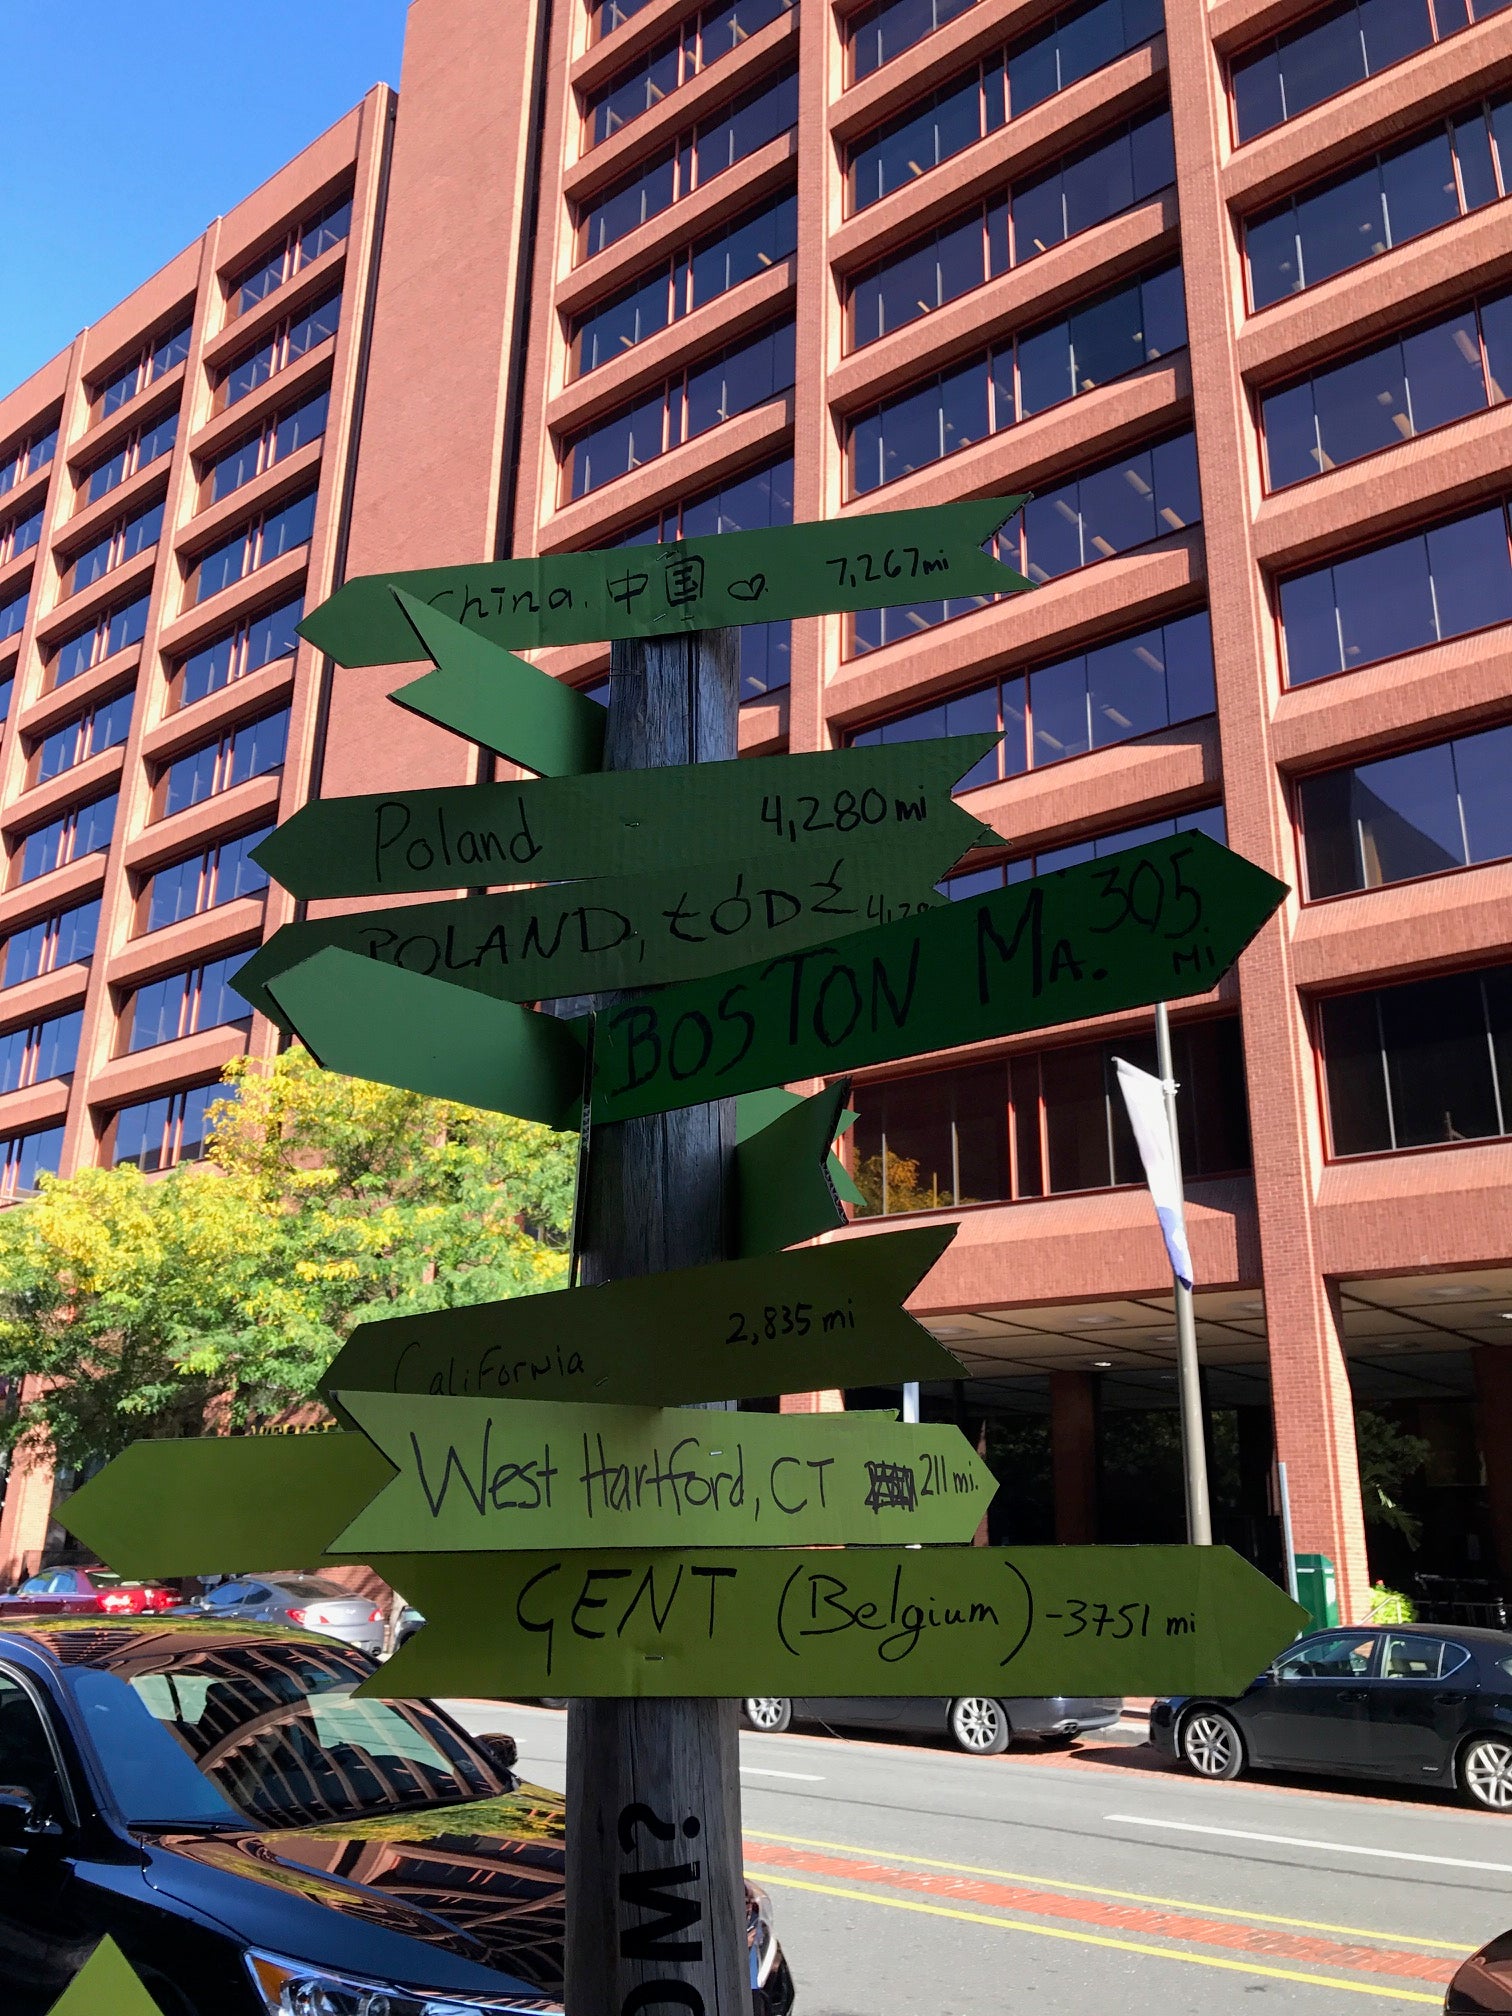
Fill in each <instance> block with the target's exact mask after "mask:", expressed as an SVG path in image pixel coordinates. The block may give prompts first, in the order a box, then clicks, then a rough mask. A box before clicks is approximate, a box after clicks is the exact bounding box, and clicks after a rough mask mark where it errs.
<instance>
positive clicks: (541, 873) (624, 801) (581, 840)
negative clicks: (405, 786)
mask: <svg viewBox="0 0 1512 2016" xmlns="http://www.w3.org/2000/svg"><path fill="white" fill-rule="evenodd" d="M997 739H998V738H997V737H996V736H995V735H949V736H944V737H942V738H941V739H940V740H938V741H928V742H901V743H894V744H892V745H890V746H889V747H886V748H874V749H837V750H831V751H829V752H827V753H825V754H821V755H812V756H760V757H754V758H752V759H751V760H749V761H747V762H742V763H690V764H682V765H677V766H673V767H670V768H667V769H663V770H618V771H609V772H606V773H604V774H602V775H599V776H588V777H542V778H537V779H534V780H531V781H529V782H526V783H523V784H469V785H459V786H456V787H455V788H452V789H438V790H427V791H394V792H390V793H388V794H387V795H385V796H375V797H358V798H320V799H316V800H315V801H314V802H313V803H311V804H309V805H305V806H303V807H302V808H301V809H300V810H299V811H298V812H296V813H295V814H294V816H293V818H291V819H286V820H285V821H284V823H283V824H282V825H281V826H279V827H278V828H277V829H276V830H275V831H274V832H272V833H270V834H269V835H268V837H267V839H266V840H264V841H263V843H262V845H261V846H260V847H259V848H258V849H257V850H256V856H255V858H256V859H257V861H258V862H259V863H260V864H261V865H262V866H263V867H264V868H265V869H266V870H267V871H268V873H269V874H270V875H271V876H272V877H273V879H274V881H275V882H281V883H282V884H283V886H284V888H285V889H287V890H289V891H290V892H291V893H292V894H293V895H295V896H304V897H323V896H397V895H407V894H409V893H410V892H411V891H414V890H420V889H459V888H464V887H468V886H470V885H478V884H485V883H487V884H494V885H499V884H503V883H522V882H567V881H574V880H576V879H578V878H579V877H583V876H595V875H605V874H609V875H630V874H639V873H642V872H658V871H659V872H661V873H665V872H666V869H667V863H668V862H669V861H677V860H690V861H691V860H695V859H696V860H700V861H720V862H728V861H733V862H738V863H739V864H741V865H742V866H743V867H746V868H747V869H749V870H750V871H751V872H753V873H755V872H759V871H760V870H762V869H764V868H766V867H768V866H774V865H775V864H776V863H777V862H779V861H782V860H785V859H787V858H788V857H790V856H792V855H794V854H796V853H797V852H798V851H799V850H800V849H801V850H803V851H805V852H811V851H812V850H814V849H816V848H820V847H830V846H835V847H841V846H845V847H854V846H861V845H865V844H868V843H870V842H871V841H874V840H881V839H884V838H895V837H897V836H899V835H903V836H907V837H909V838H912V837H914V836H915V835H916V834H917V833H918V832H920V831H922V830H923V829H925V828H927V829H928V831H929V834H930V836H931V858H938V859H942V860H950V861H954V860H957V859H959V857H960V856H961V855H962V854H964V853H965V852H966V851H967V849H968V848H970V847H973V846H976V845H978V844H987V845H991V844H992V843H993V842H998V844H1001V842H1000V840H999V836H998V835H997V834H995V833H993V832H991V830H990V829H989V828H987V827H984V826H983V825H982V823H981V821H980V820H978V819H974V818H973V817H972V816H971V814H970V813H969V812H965V811H963V810H962V809H961V807H960V806H958V805H956V804H954V803H952V801H951V796H950V787H951V785H952V784H954V783H955V781H956V779H957V778H958V777H960V776H961V775H962V774H963V773H964V772H965V771H966V770H968V769H969V768H970V767H971V765H972V764H973V763H975V762H976V761H977V759H978V758H979V757H980V756H983V755H985V754H986V752H987V751H988V750H989V749H991V748H992V747H993V745H994V744H995V743H996V741H997ZM936 848H938V852H937V853H936V851H935V850H936Z"/></svg>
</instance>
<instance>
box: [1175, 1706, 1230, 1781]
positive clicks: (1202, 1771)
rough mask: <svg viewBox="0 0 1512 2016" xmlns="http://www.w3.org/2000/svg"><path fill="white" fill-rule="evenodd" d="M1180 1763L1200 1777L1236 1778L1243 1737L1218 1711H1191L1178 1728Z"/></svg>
mask: <svg viewBox="0 0 1512 2016" xmlns="http://www.w3.org/2000/svg"><path fill="white" fill-rule="evenodd" d="M1181 1760H1182V1762H1183V1763H1184V1764H1185V1765H1186V1767H1187V1769H1188V1770H1189V1771H1195V1772H1196V1773H1197V1776H1198V1777H1199V1778H1237V1777H1238V1776H1239V1773H1240V1772H1241V1771H1242V1770H1243V1769H1244V1738H1243V1737H1242V1736H1241V1735H1240V1734H1239V1730H1238V1727H1237V1725H1236V1724H1235V1722H1234V1721H1233V1718H1232V1717H1231V1716H1228V1715H1225V1714H1224V1712H1223V1710H1222V1709H1221V1708H1194V1709H1193V1711H1192V1713H1191V1714H1190V1715H1188V1717H1187V1718H1186V1720H1185V1721H1184V1722H1183V1723H1182V1725H1181Z"/></svg>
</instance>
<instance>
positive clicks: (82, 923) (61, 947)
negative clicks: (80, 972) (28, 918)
mask: <svg viewBox="0 0 1512 2016" xmlns="http://www.w3.org/2000/svg"><path fill="white" fill-rule="evenodd" d="M99 929H100V899H99V897H98V896H96V897H93V898H92V899H91V900H90V901H89V902H88V903H76V904H74V906H73V908H72V909H69V910H58V911H55V912H54V913H53V915H52V916H50V917H39V918H38V920H37V921H36V923H35V924H27V925H25V926H24V927H23V928H22V929H21V930H20V931H12V933H11V934H10V936H9V937H8V938H7V939H5V940H4V942H3V943H0V987H19V986H20V984H21V982H22V981H23V980H35V979H36V978H37V976H38V974H40V973H52V972H55V971H56V970H57V969H58V968H59V967H60V966H73V965H76V964H78V963H79V962H80V961H82V960H85V959H90V958H93V956H94V949H95V939H96V937H97V935H98V933H99Z"/></svg>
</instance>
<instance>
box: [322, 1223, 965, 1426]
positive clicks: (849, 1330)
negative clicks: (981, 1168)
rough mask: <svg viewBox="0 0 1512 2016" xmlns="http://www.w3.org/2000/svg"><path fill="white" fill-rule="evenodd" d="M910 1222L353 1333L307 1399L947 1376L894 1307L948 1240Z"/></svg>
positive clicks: (693, 1397) (546, 1396)
mask: <svg viewBox="0 0 1512 2016" xmlns="http://www.w3.org/2000/svg"><path fill="white" fill-rule="evenodd" d="M955 1232H956V1228H955V1226H954V1225H920V1226H913V1227H910V1228H909V1229H908V1230H906V1231H902V1232H884V1233H874V1234H871V1235H868V1236H866V1237H858V1238H853V1239H846V1240H843V1241H840V1242H837V1243H836V1244H834V1245H830V1246H811V1247H806V1248H804V1249H802V1250H800V1251H798V1252H795V1253H778V1254H775V1255H772V1256H768V1257H764V1258H757V1259H750V1260H717V1261H713V1262H711V1263H710V1264H709V1265H708V1266H705V1267H686V1268H680V1269H678V1270H677V1271H676V1272H674V1273H670V1274H651V1275H646V1276H644V1277H642V1278H640V1279H636V1280H628V1281H611V1282H608V1283H606V1284H605V1285H604V1286H603V1287H599V1288H556V1289H552V1290H551V1291H549V1292H548V1293H547V1294H544V1295H520V1296H516V1297H514V1298H513V1299H512V1300H510V1301H505V1302H481V1303H475V1304H474V1305H473V1306H472V1307H471V1308H466V1309H437V1310H432V1311H430V1312H429V1313H428V1314H425V1315H420V1316H386V1317H381V1318H378V1319H377V1320H375V1321H373V1322H369V1323H359V1324H358V1326H357V1328H356V1329H355V1330H354V1331H353V1332H352V1334H351V1336H350V1337H349V1338H348V1339H347V1341H346V1343H345V1344H344V1345H343V1346H342V1347H341V1349H340V1351H338V1352H337V1354H336V1356H335V1358H334V1359H333V1360H332V1362H331V1365H330V1367H329V1369H328V1371H327V1372H326V1374H325V1377H324V1378H323V1379H322V1381H321V1390H322V1391H323V1392H324V1393H325V1394H327V1396H329V1395H330V1394H332V1393H335V1392H342V1393H350V1392H365V1393H436V1394H453V1395H463V1396H467V1395H478V1396H481V1397H482V1398H484V1399H489V1400H493V1399H510V1398H512V1399H535V1400H599V1401H603V1400H614V1401H629V1402H632V1403H635V1404H638V1405H654V1406H679V1405H682V1404H684V1403H686V1402H690V1401H697V1400H752V1399H756V1398H758V1397H762V1396H766V1395H770V1394H773V1393H806V1392H810V1391H812V1390H813V1389H814V1388H815V1387H821V1386H823V1387H829V1386H839V1387H844V1386H861V1385H868V1386H869V1385H876V1384H881V1383H884V1382H885V1383H891V1382H893V1381H894V1380H898V1381H901V1380H906V1379H959V1378H960V1377H961V1367H960V1364H959V1363H958V1361H957V1360H956V1359H954V1358H953V1357H952V1356H951V1355H950V1353H949V1352H948V1351H947V1350H946V1349H945V1347H944V1346H943V1345H942V1344H938V1343H936V1341H935V1339H934V1338H933V1337H931V1336H930V1334H929V1332H928V1331H927V1330H925V1329H924V1328H923V1327H922V1326H921V1325H920V1324H918V1323H916V1322H915V1321H914V1319H913V1318H912V1317H911V1316H909V1315H908V1314H907V1313H906V1312H905V1310H904V1309H903V1307H902V1304H903V1302H904V1301H905V1299H906V1298H907V1297H908V1296H909V1295H910V1294H911V1293H912V1292H913V1290H914V1289H915V1288H916V1287H917V1286H918V1284H919V1283H920V1281H922V1280H923V1278H924V1276H925V1275H926V1274H927V1273H928V1272H929V1270H930V1268H931V1267H932V1266H933V1265H934V1263H935V1262H936V1260H938V1259H939V1257H940V1255H941V1254H942V1253H943V1252H944V1251H945V1248H946V1247H947V1246H948V1245H949V1244H950V1242H951V1240H952V1239H953V1238H954V1237H955Z"/></svg>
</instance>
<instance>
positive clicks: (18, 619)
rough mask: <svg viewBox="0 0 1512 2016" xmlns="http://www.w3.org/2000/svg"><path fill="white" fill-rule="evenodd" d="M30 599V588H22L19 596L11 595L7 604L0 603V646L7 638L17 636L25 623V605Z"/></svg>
mask: <svg viewBox="0 0 1512 2016" xmlns="http://www.w3.org/2000/svg"><path fill="white" fill-rule="evenodd" d="M30 597H31V590H30V588H23V589H22V590H21V593H20V594H19V595H12V596H11V598H10V600H9V601H8V602H0V644H3V643H4V642H5V640H6V639H7V638H8V637H15V636H17V635H18V634H19V632H20V630H21V628H22V626H23V625H24V623H25V622H26V605H27V602H28V601H29V600H30Z"/></svg>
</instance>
